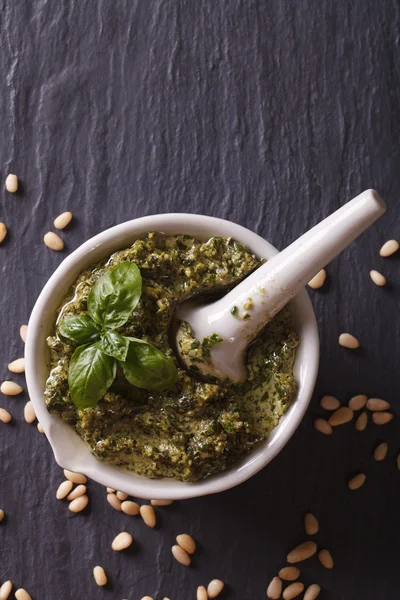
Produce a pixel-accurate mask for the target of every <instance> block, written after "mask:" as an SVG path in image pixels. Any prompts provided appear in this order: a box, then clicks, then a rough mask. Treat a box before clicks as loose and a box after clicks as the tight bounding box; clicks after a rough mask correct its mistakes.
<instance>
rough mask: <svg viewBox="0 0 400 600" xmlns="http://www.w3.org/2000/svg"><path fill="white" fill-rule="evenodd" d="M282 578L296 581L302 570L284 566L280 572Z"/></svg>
mask: <svg viewBox="0 0 400 600" xmlns="http://www.w3.org/2000/svg"><path fill="white" fill-rule="evenodd" d="M278 575H279V577H280V578H281V579H284V580H285V581H295V580H296V579H297V578H298V576H299V575H300V571H299V569H298V568H297V567H283V569H281V570H280V571H279V573H278Z"/></svg>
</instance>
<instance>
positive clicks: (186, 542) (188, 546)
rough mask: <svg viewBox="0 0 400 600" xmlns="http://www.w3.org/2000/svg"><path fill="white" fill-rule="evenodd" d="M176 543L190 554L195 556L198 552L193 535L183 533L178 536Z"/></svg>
mask: <svg viewBox="0 0 400 600" xmlns="http://www.w3.org/2000/svg"><path fill="white" fill-rule="evenodd" d="M176 541H177V543H178V544H179V546H180V547H181V548H183V549H184V550H186V552H187V553H188V554H194V552H195V551H196V542H195V541H194V539H193V538H192V536H191V535H189V534H187V533H181V534H180V535H177V536H176Z"/></svg>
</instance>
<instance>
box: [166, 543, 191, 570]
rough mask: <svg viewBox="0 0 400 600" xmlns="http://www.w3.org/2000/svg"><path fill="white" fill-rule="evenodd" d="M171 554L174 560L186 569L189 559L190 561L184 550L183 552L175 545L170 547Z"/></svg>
mask: <svg viewBox="0 0 400 600" xmlns="http://www.w3.org/2000/svg"><path fill="white" fill-rule="evenodd" d="M171 552H172V554H173V557H174V558H175V560H177V561H178V562H179V563H181V565H184V566H185V567H188V566H189V565H190V563H191V559H190V556H189V554H188V553H187V552H186V550H184V549H183V548H181V547H180V546H178V545H175V546H172V548H171Z"/></svg>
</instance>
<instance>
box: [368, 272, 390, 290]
mask: <svg viewBox="0 0 400 600" xmlns="http://www.w3.org/2000/svg"><path fill="white" fill-rule="evenodd" d="M369 275H370V277H371V279H372V281H373V282H374V284H375V285H377V286H378V287H382V286H384V285H386V283H387V282H386V277H385V276H384V275H382V273H379V271H374V270H372V271H370V272H369Z"/></svg>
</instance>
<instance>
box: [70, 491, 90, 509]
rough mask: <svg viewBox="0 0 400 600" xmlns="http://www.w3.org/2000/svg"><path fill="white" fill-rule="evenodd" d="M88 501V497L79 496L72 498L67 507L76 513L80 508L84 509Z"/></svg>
mask: <svg viewBox="0 0 400 600" xmlns="http://www.w3.org/2000/svg"><path fill="white" fill-rule="evenodd" d="M88 502H89V498H88V497H87V496H86V495H83V496H79V498H75V500H72V502H70V505H69V506H68V508H69V510H70V511H71V512H73V513H78V512H81V511H82V510H85V508H86V507H87V505H88Z"/></svg>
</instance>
